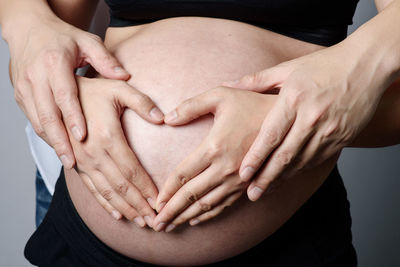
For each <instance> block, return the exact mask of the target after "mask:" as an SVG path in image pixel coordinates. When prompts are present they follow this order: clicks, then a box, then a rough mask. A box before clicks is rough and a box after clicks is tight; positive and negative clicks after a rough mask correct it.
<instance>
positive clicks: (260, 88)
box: [222, 66, 287, 92]
mask: <svg viewBox="0 0 400 267" xmlns="http://www.w3.org/2000/svg"><path fill="white" fill-rule="evenodd" d="M286 73H287V71H285V70H284V69H282V68H280V67H278V66H275V67H272V68H269V69H265V70H262V71H259V72H255V73H251V74H247V75H245V76H243V77H242V78H241V79H240V80H236V81H228V82H224V83H222V85H223V86H228V87H233V88H237V89H243V90H249V91H254V92H266V91H270V90H272V89H276V88H278V87H280V85H281V84H282V83H283V81H284V80H285V79H286V77H287V74H286Z"/></svg>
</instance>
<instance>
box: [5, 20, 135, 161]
mask: <svg viewBox="0 0 400 267" xmlns="http://www.w3.org/2000/svg"><path fill="white" fill-rule="evenodd" d="M17 33H18V34H17ZM8 37H9V38H7V42H8V44H9V48H10V55H11V66H10V76H11V78H12V83H13V85H14V88H15V99H16V101H17V103H18V105H19V106H20V108H21V109H22V111H23V112H24V113H25V115H26V116H27V118H28V119H29V120H30V122H31V123H32V126H33V128H34V129H35V132H36V133H37V134H38V135H39V136H40V137H42V138H43V139H44V140H45V141H46V142H47V143H48V144H49V145H50V146H52V147H53V148H54V149H55V151H56V153H57V155H58V156H59V158H60V159H61V161H62V163H63V164H64V167H65V168H72V167H73V165H74V163H75V158H74V154H73V153H72V148H71V145H70V142H69V138H68V135H67V131H66V128H65V127H67V128H68V130H69V131H70V133H72V135H73V136H74V138H75V139H76V140H78V141H80V140H83V139H84V138H85V136H86V123H85V118H84V116H83V114H82V110H81V106H80V103H79V100H78V91H77V86H76V82H75V78H74V76H75V75H74V70H75V69H76V68H79V67H82V66H85V65H86V64H88V63H90V64H91V65H92V66H93V67H94V68H95V69H96V70H97V71H98V72H99V73H100V74H101V75H102V76H104V77H106V78H110V79H122V80H126V79H128V78H129V74H128V73H127V72H126V71H125V70H123V69H122V67H121V65H120V64H119V63H118V62H117V60H116V59H115V58H114V57H113V56H112V55H111V54H110V53H109V52H108V51H107V50H106V48H105V47H104V45H103V43H102V40H101V39H100V38H99V37H98V36H96V35H93V34H90V33H87V32H85V31H82V30H80V29H78V28H75V27H73V26H71V25H69V24H67V23H65V22H63V21H62V20H60V19H58V18H57V17H56V16H43V17H41V18H36V19H32V18H31V19H30V20H27V21H25V26H24V27H22V28H21V29H18V31H17V32H16V33H15V34H9V36H8ZM64 124H65V125H64Z"/></svg>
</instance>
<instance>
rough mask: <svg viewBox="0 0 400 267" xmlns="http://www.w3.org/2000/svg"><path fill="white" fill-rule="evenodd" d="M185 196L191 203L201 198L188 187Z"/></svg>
mask: <svg viewBox="0 0 400 267" xmlns="http://www.w3.org/2000/svg"><path fill="white" fill-rule="evenodd" d="M184 196H185V199H186V200H187V201H188V202H189V203H191V204H192V203H194V202H196V201H197V200H198V199H199V197H198V195H197V194H196V193H194V192H192V191H190V190H188V189H185V191H184Z"/></svg>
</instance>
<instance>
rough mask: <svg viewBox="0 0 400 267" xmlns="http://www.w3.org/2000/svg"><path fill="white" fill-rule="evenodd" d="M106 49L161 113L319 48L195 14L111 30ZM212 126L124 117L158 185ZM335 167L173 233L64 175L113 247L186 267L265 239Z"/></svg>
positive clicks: (206, 120) (83, 211)
mask: <svg viewBox="0 0 400 267" xmlns="http://www.w3.org/2000/svg"><path fill="white" fill-rule="evenodd" d="M106 45H107V46H108V48H109V49H110V50H111V51H112V52H113V53H114V54H115V55H116V57H117V58H118V59H119V60H120V62H121V63H122V64H123V65H124V67H125V68H126V69H127V70H128V71H129V72H130V73H131V74H132V78H131V79H130V80H129V84H131V85H132V86H134V87H135V88H137V89H138V90H140V91H142V92H144V93H145V94H147V95H149V96H150V97H151V98H152V99H153V100H154V101H155V102H156V104H157V105H158V106H159V107H160V108H161V109H162V110H163V111H164V112H168V111H170V110H171V109H173V108H174V107H175V106H176V105H178V104H179V103H180V102H182V101H183V100H185V99H187V98H189V97H192V96H194V95H197V94H199V93H201V92H203V91H205V90H208V89H211V88H213V87H216V86H218V85H219V84H220V83H221V82H222V81H226V80H232V79H238V78H240V77H241V76H243V75H245V74H247V73H251V72H255V71H258V70H261V69H265V68H268V67H271V66H273V65H276V64H278V63H280V62H282V61H285V60H288V59H291V58H295V57H298V56H301V55H303V54H306V53H309V52H312V51H314V50H317V49H319V48H320V47H318V46H315V45H312V44H307V43H304V42H301V41H297V40H293V39H290V38H287V37H284V36H281V35H278V34H275V33H272V32H269V31H266V30H263V29H260V28H257V27H254V26H251V25H247V24H244V23H240V22H235V21H229V20H222V19H211V18H196V17H186V18H173V19H167V20H161V21H158V22H155V23H152V24H147V25H143V26H136V27H130V28H123V29H109V30H108V32H107V36H106ZM212 123H213V118H212V116H205V117H203V118H201V119H199V120H196V121H195V122H193V123H190V124H188V125H186V126H182V127H169V126H165V125H162V126H157V125H151V124H149V123H147V122H145V121H144V120H142V119H140V118H139V117H138V116H137V115H136V114H135V113H134V112H132V111H130V110H127V111H125V113H124V115H123V126H124V129H125V132H126V136H127V139H128V141H129V144H130V145H131V147H132V148H133V150H134V151H135V153H136V155H137V157H138V158H139V160H140V162H141V163H142V165H143V166H144V168H145V169H146V170H147V171H148V173H149V174H150V176H151V177H152V178H153V179H154V182H155V184H156V185H157V187H158V188H159V189H161V188H162V186H163V184H164V182H165V180H166V178H167V177H168V174H169V173H170V172H171V171H172V170H173V169H174V168H175V167H176V166H177V164H178V163H179V162H180V161H181V160H182V159H183V158H185V157H186V156H187V155H188V154H189V153H190V152H191V151H193V150H194V149H195V148H196V146H198V145H199V144H200V142H201V141H202V139H203V138H204V137H205V136H206V134H207V133H208V131H209V129H210V127H211V126H212ZM334 163H335V161H334V160H333V161H331V162H327V163H326V164H324V165H323V166H320V167H319V168H317V169H314V170H312V171H309V172H307V173H303V174H302V175H298V177H296V178H295V179H291V180H290V181H289V182H287V183H285V184H284V185H282V186H281V187H280V188H279V189H278V190H277V191H275V192H274V193H273V194H270V195H267V196H264V197H263V198H262V199H261V200H259V201H257V202H255V203H251V202H250V201H248V200H247V199H246V198H245V197H242V198H241V199H240V200H239V201H238V202H237V203H235V204H234V205H233V206H232V207H230V208H227V210H226V211H224V212H223V213H222V215H220V216H219V217H217V218H215V219H213V220H211V221H209V222H208V223H204V224H201V225H198V226H195V227H190V226H182V227H180V228H179V229H177V230H176V231H173V232H171V233H157V232H154V231H153V230H151V229H139V228H138V227H136V226H135V225H134V224H133V223H130V222H127V221H115V220H113V219H112V218H111V216H110V215H109V214H107V213H106V212H105V211H104V210H103V208H102V207H101V206H100V205H99V204H98V203H97V202H96V201H95V200H94V198H93V197H92V196H91V194H90V192H89V191H88V190H87V189H86V187H85V186H84V185H83V183H82V182H81V180H80V179H79V177H78V176H77V174H76V173H75V172H74V171H67V172H66V179H67V184H68V189H69V191H70V194H71V198H72V200H73V203H74V205H75V206H76V209H77V211H78V213H79V214H80V216H81V217H82V219H83V220H84V222H85V223H86V224H87V226H88V227H89V228H90V229H91V230H92V232H93V233H94V234H95V235H96V236H97V237H98V238H99V239H100V240H102V241H103V242H104V243H105V244H107V245H108V246H109V247H111V248H113V249H114V250H116V251H118V252H120V253H122V254H124V255H126V256H128V257H131V258H135V259H137V260H141V261H145V262H149V263H154V264H161V265H182V266H188V265H198V264H207V263H211V262H216V261H219V260H223V259H225V258H228V257H232V256H234V255H237V254H239V253H242V252H243V251H245V250H247V249H249V248H251V247H253V246H255V245H256V244H257V243H259V242H261V241H262V240H264V239H265V238H267V237H268V236H269V235H270V234H272V233H273V232H274V231H276V230H277V229H278V228H279V227H280V226H281V225H282V224H283V223H284V222H285V221H287V220H288V219H289V218H290V216H292V215H293V214H294V213H295V211H296V210H297V209H298V208H299V207H300V206H301V205H302V204H303V203H304V202H305V201H306V200H307V199H308V198H309V197H310V196H311V195H312V194H313V193H314V192H315V191H316V189H317V188H318V187H319V186H320V185H321V183H322V182H323V180H324V178H325V177H326V176H327V175H328V174H329V172H330V170H331V169H332V167H333V166H334Z"/></svg>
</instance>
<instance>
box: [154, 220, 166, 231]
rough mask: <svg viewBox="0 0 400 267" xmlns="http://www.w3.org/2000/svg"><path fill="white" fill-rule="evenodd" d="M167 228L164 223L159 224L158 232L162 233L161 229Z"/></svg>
mask: <svg viewBox="0 0 400 267" xmlns="http://www.w3.org/2000/svg"><path fill="white" fill-rule="evenodd" d="M164 226H165V223H164V222H161V223H159V224H158V225H157V227H156V229H155V230H156V231H157V232H160V231H161V229H162V228H163V227H164Z"/></svg>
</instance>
